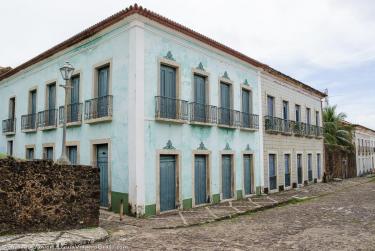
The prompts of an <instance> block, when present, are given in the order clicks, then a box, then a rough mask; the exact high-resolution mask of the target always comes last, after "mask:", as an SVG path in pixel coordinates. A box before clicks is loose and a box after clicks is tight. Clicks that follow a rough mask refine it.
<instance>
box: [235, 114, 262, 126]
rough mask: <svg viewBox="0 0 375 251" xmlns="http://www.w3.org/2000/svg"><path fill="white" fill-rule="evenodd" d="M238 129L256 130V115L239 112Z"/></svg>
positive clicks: (257, 117) (257, 122) (257, 121)
mask: <svg viewBox="0 0 375 251" xmlns="http://www.w3.org/2000/svg"><path fill="white" fill-rule="evenodd" d="M240 127H241V128H247V129H258V128H259V116H258V115H256V114H250V113H246V112H241V113H240Z"/></svg>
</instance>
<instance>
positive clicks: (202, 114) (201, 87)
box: [194, 75, 206, 122]
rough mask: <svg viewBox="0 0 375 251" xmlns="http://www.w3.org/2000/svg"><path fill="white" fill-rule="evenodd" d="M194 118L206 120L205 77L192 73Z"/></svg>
mask: <svg viewBox="0 0 375 251" xmlns="http://www.w3.org/2000/svg"><path fill="white" fill-rule="evenodd" d="M194 100H195V105H194V118H195V120H196V121H200V122H205V121H206V79H205V77H203V76H200V75H194Z"/></svg>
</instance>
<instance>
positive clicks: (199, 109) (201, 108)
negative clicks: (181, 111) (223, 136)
mask: <svg viewBox="0 0 375 251" xmlns="http://www.w3.org/2000/svg"><path fill="white" fill-rule="evenodd" d="M189 107H190V121H192V122H199V123H208V124H216V123H217V107H216V106H213V105H206V104H200V103H195V102H194V103H189Z"/></svg>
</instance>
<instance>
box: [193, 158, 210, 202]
mask: <svg viewBox="0 0 375 251" xmlns="http://www.w3.org/2000/svg"><path fill="white" fill-rule="evenodd" d="M194 165H195V166H194V176H195V177H194V194H195V204H196V205H198V204H203V203H206V202H207V192H206V191H207V165H206V156H205V155H196V156H195V164H194Z"/></svg>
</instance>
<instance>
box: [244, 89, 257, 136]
mask: <svg viewBox="0 0 375 251" xmlns="http://www.w3.org/2000/svg"><path fill="white" fill-rule="evenodd" d="M241 96H242V111H241V120H240V122H241V123H240V126H241V127H242V128H248V129H249V128H251V129H256V128H258V120H259V118H258V115H255V114H253V106H252V104H253V101H252V93H251V91H250V90H248V89H245V88H242V95H241Z"/></svg>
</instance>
